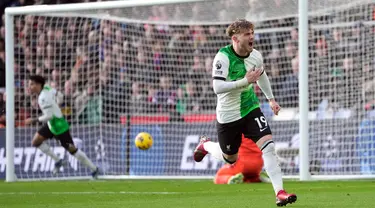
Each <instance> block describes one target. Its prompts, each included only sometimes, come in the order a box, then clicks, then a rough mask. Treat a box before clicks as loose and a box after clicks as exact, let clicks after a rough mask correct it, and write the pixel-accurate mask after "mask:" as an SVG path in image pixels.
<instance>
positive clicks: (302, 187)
mask: <svg viewBox="0 0 375 208" xmlns="http://www.w3.org/2000/svg"><path fill="white" fill-rule="evenodd" d="M285 188H286V189H287V190H289V191H290V192H295V193H296V194H297V196H298V200H297V202H296V203H295V204H292V205H288V206H287V207H303V208H309V207H318V208H325V207H327V208H328V207H329V208H336V207H337V208H344V207H358V208H367V207H368V208H370V207H371V208H372V207H375V201H374V198H373V197H374V193H375V192H374V190H375V181H347V182H341V181H340V182H337V181H335V182H332V181H331V182H286V184H285ZM0 207H4V208H20V207H27V208H60V207H61V208H66V207H69V208H82V207H88V208H99V207H100V208H104V207H105V208H114V207H129V208H174V207H178V208H188V207H189V208H191V207H193V208H199V207H202V208H211V207H212V208H238V207H242V208H250V207H251V208H257V207H260V208H268V207H276V205H275V196H274V193H273V190H272V187H271V184H240V185H214V184H213V183H212V181H208V180H202V181H198V180H115V181H102V180H99V181H55V182H51V181H48V182H16V183H5V182H0Z"/></svg>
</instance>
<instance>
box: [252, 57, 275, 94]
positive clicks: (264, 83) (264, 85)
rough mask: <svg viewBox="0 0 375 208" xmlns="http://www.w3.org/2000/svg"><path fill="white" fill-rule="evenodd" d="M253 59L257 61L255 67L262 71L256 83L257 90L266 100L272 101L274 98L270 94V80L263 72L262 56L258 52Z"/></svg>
mask: <svg viewBox="0 0 375 208" xmlns="http://www.w3.org/2000/svg"><path fill="white" fill-rule="evenodd" d="M255 58H256V60H257V65H256V67H257V68H261V69H262V70H263V72H262V75H260V77H259V80H258V81H257V84H258V86H259V88H260V89H261V90H262V92H263V94H264V95H265V96H266V98H267V99H272V98H274V97H273V93H272V88H271V83H270V80H269V79H268V76H267V73H266V71H265V70H264V65H263V56H262V54H261V53H260V52H259V51H257V53H256V55H255Z"/></svg>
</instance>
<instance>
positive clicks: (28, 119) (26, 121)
mask: <svg viewBox="0 0 375 208" xmlns="http://www.w3.org/2000/svg"><path fill="white" fill-rule="evenodd" d="M32 123H33V119H32V118H27V119H26V120H25V124H26V125H31V124H32Z"/></svg>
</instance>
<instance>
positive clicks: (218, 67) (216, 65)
mask: <svg viewBox="0 0 375 208" xmlns="http://www.w3.org/2000/svg"><path fill="white" fill-rule="evenodd" d="M221 66H222V64H221V62H220V60H217V61H216V64H215V67H216V69H221Z"/></svg>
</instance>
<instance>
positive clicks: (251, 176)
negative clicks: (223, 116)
mask: <svg viewBox="0 0 375 208" xmlns="http://www.w3.org/2000/svg"><path fill="white" fill-rule="evenodd" d="M262 169H263V159H262V152H261V151H260V150H259V148H258V146H257V145H256V144H255V143H254V142H253V141H252V140H250V139H247V138H245V137H244V136H242V143H241V146H240V148H239V150H238V159H237V162H236V163H234V164H233V165H231V164H225V165H224V166H223V167H221V168H220V169H219V170H218V171H217V173H216V176H215V179H214V183H215V184H239V183H257V182H267V183H269V182H270V180H269V178H268V176H267V174H266V173H264V172H262Z"/></svg>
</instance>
